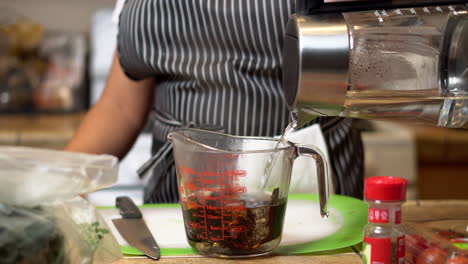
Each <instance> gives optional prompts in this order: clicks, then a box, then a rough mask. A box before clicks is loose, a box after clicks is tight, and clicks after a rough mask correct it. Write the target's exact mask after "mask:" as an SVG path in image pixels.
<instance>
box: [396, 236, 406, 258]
mask: <svg viewBox="0 0 468 264" xmlns="http://www.w3.org/2000/svg"><path fill="white" fill-rule="evenodd" d="M397 259H398V264H404V263H405V236H400V237H398V239H397Z"/></svg>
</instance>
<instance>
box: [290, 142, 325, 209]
mask: <svg viewBox="0 0 468 264" xmlns="http://www.w3.org/2000/svg"><path fill="white" fill-rule="evenodd" d="M294 146H295V147H296V151H297V157H299V156H305V157H311V158H313V159H314V160H315V163H316V167H317V185H318V194H319V203H320V215H321V216H322V217H328V208H327V202H328V165H327V160H326V159H325V154H323V153H322V151H320V149H318V148H317V147H314V146H311V145H294Z"/></svg>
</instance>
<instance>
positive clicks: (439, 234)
mask: <svg viewBox="0 0 468 264" xmlns="http://www.w3.org/2000/svg"><path fill="white" fill-rule="evenodd" d="M459 236H460V235H459V234H457V233H454V232H452V231H439V232H436V233H434V238H436V239H437V238H439V239H444V240H450V239H452V238H457V237H459Z"/></svg>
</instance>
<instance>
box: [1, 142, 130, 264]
mask: <svg viewBox="0 0 468 264" xmlns="http://www.w3.org/2000/svg"><path fill="white" fill-rule="evenodd" d="M117 175H118V160H117V158H116V157H113V156H109V155H92V154H82V153H71V152H64V151H55V150H46V149H37V148H24V147H1V146H0V259H1V262H2V263H80V264H81V263H83V264H85V263H111V262H113V261H115V260H117V259H119V258H120V257H121V253H120V247H119V245H118V243H117V241H116V240H115V238H114V237H113V236H112V234H111V233H110V231H109V228H108V226H107V225H106V224H105V222H104V220H103V219H101V217H100V215H99V214H98V213H97V211H96V209H95V208H94V206H92V205H91V204H90V203H89V202H88V201H86V200H85V199H83V198H81V196H80V194H86V193H90V192H93V191H95V190H98V189H102V188H106V187H109V186H110V185H112V184H114V183H115V182H116V180H117Z"/></svg>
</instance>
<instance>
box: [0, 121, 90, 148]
mask: <svg viewBox="0 0 468 264" xmlns="http://www.w3.org/2000/svg"><path fill="white" fill-rule="evenodd" d="M83 115H84V114H83V113H74V114H40V115H39V114H37V115H22V114H17V115H10V114H8V115H6V114H5V115H0V145H15V146H30V147H44V148H53V149H62V148H63V147H64V146H65V145H66V143H67V142H68V141H69V140H70V139H71V137H72V136H73V134H74V133H75V130H76V128H77V127H78V125H79V123H80V120H81V118H82V117H83Z"/></svg>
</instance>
